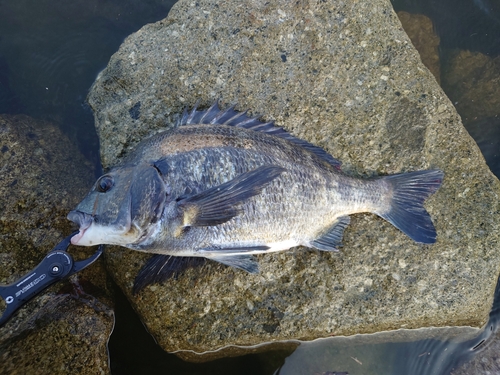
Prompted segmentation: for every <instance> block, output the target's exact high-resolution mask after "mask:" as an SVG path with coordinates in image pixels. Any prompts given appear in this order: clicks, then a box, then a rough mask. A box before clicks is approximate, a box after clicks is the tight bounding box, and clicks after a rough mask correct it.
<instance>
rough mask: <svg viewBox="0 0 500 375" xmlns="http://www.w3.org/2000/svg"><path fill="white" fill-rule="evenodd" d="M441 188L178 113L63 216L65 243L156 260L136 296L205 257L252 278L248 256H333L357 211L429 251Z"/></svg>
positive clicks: (280, 135)
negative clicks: (432, 211)
mask: <svg viewBox="0 0 500 375" xmlns="http://www.w3.org/2000/svg"><path fill="white" fill-rule="evenodd" d="M443 178H444V174H443V172H442V171H441V170H439V169H431V170H422V171H414V172H409V173H400V174H395V175H389V176H377V177H374V178H358V177H353V176H349V175H348V174H345V173H344V172H342V169H341V162H340V161H339V160H337V159H335V158H334V157H333V156H332V155H330V154H329V153H327V152H326V151H325V150H323V149H322V148H320V147H317V146H315V145H313V144H311V143H309V142H307V141H304V140H302V139H299V138H296V137H294V136H293V135H292V134H290V133H289V132H287V131H286V130H284V129H283V128H281V127H278V126H276V125H275V124H274V122H264V121H261V120H260V119H259V117H250V116H249V115H248V114H247V112H240V111H237V110H235V107H234V106H232V107H227V108H225V109H221V108H219V103H218V101H216V102H215V103H213V104H212V105H211V106H210V107H209V108H207V109H204V110H199V109H198V105H195V106H194V107H193V108H192V109H191V110H190V111H188V110H187V108H186V109H185V110H184V112H183V113H182V115H180V116H179V120H178V121H177V122H176V123H175V125H174V126H173V127H172V128H170V129H168V130H165V131H162V132H160V133H157V134H155V135H153V136H151V137H149V138H147V139H145V140H143V141H142V142H140V143H139V144H138V145H137V147H136V148H135V149H134V150H133V151H132V152H130V153H129V154H128V155H126V156H125V157H124V158H123V159H122V161H121V162H120V163H119V164H118V165H117V166H115V167H113V168H111V169H110V170H109V172H107V173H105V174H104V175H103V176H101V177H100V178H99V179H97V181H96V182H95V184H94V186H93V187H92V189H91V190H90V192H89V193H88V194H87V196H86V197H85V198H84V199H83V200H82V201H81V202H80V203H79V204H78V205H77V207H76V208H75V209H74V210H73V211H71V212H70V213H69V214H68V219H69V220H71V221H73V222H74V223H75V224H77V225H78V226H79V232H78V234H76V235H75V236H74V237H73V238H72V240H71V242H72V244H74V245H80V246H94V245H99V244H107V245H119V246H123V247H126V248H129V249H133V250H137V251H141V252H146V253H152V254H155V255H154V256H153V257H152V258H151V259H150V261H149V262H147V263H146V265H145V266H144V267H143V269H142V270H141V271H140V272H139V274H138V276H137V278H136V280H135V285H134V291H140V290H141V289H142V288H143V287H144V286H146V285H148V284H150V283H155V282H161V281H163V280H166V279H168V278H170V277H172V276H177V275H178V274H179V272H181V271H183V270H184V269H186V268H189V267H195V266H197V265H199V264H202V263H203V262H204V261H205V260H206V259H209V260H213V261H217V262H220V263H222V264H224V265H227V266H230V267H234V268H237V269H241V270H244V271H247V272H250V273H257V272H258V269H259V268H258V263H257V260H256V259H255V257H254V255H255V254H267V253H270V252H275V251H284V250H288V249H290V248H292V247H296V246H305V247H308V248H312V249H317V250H321V251H338V248H339V247H340V246H341V242H342V237H343V233H344V230H345V229H346V227H347V226H348V225H349V223H350V216H349V215H352V214H356V213H361V212H369V213H374V214H376V215H378V216H380V217H382V218H383V219H385V220H387V221H389V222H390V223H392V224H393V225H394V226H395V227H396V228H398V229H399V230H401V231H402V232H403V233H405V234H406V235H407V236H408V237H410V238H411V239H413V240H414V241H416V242H418V243H422V244H432V243H434V242H436V238H437V234H436V230H435V228H434V225H433V223H432V219H431V217H430V215H429V213H428V212H427V211H426V209H425V208H424V202H425V200H426V199H427V198H428V197H429V196H430V195H431V194H433V193H434V192H436V191H437V189H438V188H439V187H440V185H441V183H442V181H443Z"/></svg>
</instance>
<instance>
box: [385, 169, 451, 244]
mask: <svg viewBox="0 0 500 375" xmlns="http://www.w3.org/2000/svg"><path fill="white" fill-rule="evenodd" d="M443 177H444V173H443V172H442V171H440V170H427V171H418V172H411V173H402V174H396V175H392V176H386V177H383V179H384V180H385V181H386V182H387V183H389V184H391V186H392V189H393V196H392V202H391V208H390V209H389V211H387V212H385V213H378V212H377V214H378V215H379V216H381V217H383V218H384V219H386V220H387V221H389V222H390V223H391V224H393V225H394V226H395V227H396V228H398V229H399V230H401V231H402V232H404V233H405V234H406V235H407V236H408V237H410V238H411V239H413V240H414V241H416V242H420V243H434V242H436V229H435V228H434V225H433V224H432V220H431V217H430V215H429V213H428V212H427V211H426V210H425V208H424V201H425V200H426V199H427V197H429V196H430V195H431V194H433V193H434V192H435V191H436V190H437V189H438V188H439V187H440V186H441V183H442V182H443Z"/></svg>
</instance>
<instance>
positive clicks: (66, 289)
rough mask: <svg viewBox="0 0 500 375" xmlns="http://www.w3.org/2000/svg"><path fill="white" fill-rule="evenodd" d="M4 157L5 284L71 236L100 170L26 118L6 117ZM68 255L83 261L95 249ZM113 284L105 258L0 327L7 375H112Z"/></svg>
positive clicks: (0, 137)
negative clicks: (71, 214)
mask: <svg viewBox="0 0 500 375" xmlns="http://www.w3.org/2000/svg"><path fill="white" fill-rule="evenodd" d="M0 158H1V159H2V162H1V163H0V195H1V196H2V199H1V200H0V284H3V285H6V284H10V283H12V282H14V281H15V280H16V279H18V278H19V277H21V276H22V275H24V274H26V273H27V272H28V271H30V270H31V269H32V268H34V267H35V266H36V265H37V264H38V263H39V262H40V261H41V260H42V259H43V257H44V256H45V255H46V254H47V253H48V252H49V251H50V250H51V249H52V248H53V246H54V245H55V244H57V243H58V242H59V241H60V240H61V239H62V238H64V237H65V236H67V235H68V234H69V233H71V231H72V228H71V226H70V225H69V224H68V222H67V220H66V215H67V212H68V211H69V210H70V209H71V208H72V207H74V205H75V204H76V203H77V201H78V199H80V198H81V197H82V196H83V195H84V194H85V192H86V190H87V189H88V188H89V187H90V186H91V184H92V182H93V177H94V173H93V170H92V168H91V167H90V166H89V164H88V163H87V162H86V161H85V159H84V158H83V157H82V156H81V155H80V154H79V153H78V152H77V151H76V147H75V146H74V145H73V144H71V142H70V141H69V140H68V139H67V137H66V136H64V135H63V134H62V133H61V131H60V130H59V129H58V128H57V127H55V126H54V125H52V124H50V123H47V122H41V121H36V120H34V119H32V118H30V117H27V116H22V115H19V116H8V115H2V116H0ZM69 251H70V252H71V254H72V255H73V256H74V258H75V259H76V260H78V259H83V258H87V257H88V256H90V255H91V254H92V253H93V251H95V249H86V248H75V247H72V248H70V250H69ZM107 282H108V280H107V277H106V274H105V270H104V266H103V262H100V261H98V262H96V263H94V264H93V265H92V266H91V267H89V268H87V269H86V270H84V271H82V272H81V273H79V274H77V275H74V276H72V277H71V278H70V279H69V281H64V282H59V283H56V284H54V285H53V286H51V287H50V288H49V289H47V290H46V291H45V292H43V293H41V294H40V295H39V296H37V297H35V299H33V300H32V301H30V302H29V303H28V304H27V305H25V306H24V307H22V308H21V309H20V310H19V311H18V313H17V314H16V315H15V316H14V317H13V318H12V319H11V320H9V321H8V322H7V323H6V324H5V326H3V327H2V328H0V363H1V366H0V373H1V374H15V373H19V374H45V373H47V374H49V373H50V374H54V373H57V374H68V373H76V372H78V373H82V374H96V373H102V374H105V373H109V368H108V359H107V350H106V344H107V341H108V338H109V335H110V334H111V330H112V327H113V312H112V309H111V306H112V301H111V299H110V292H109V290H108V287H107ZM3 308H5V306H2V309H1V310H0V312H3Z"/></svg>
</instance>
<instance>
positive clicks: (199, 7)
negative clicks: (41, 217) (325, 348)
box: [89, 0, 500, 360]
mask: <svg viewBox="0 0 500 375" xmlns="http://www.w3.org/2000/svg"><path fill="white" fill-rule="evenodd" d="M217 98H218V99H220V100H221V102H222V103H223V105H226V104H229V103H238V107H237V108H239V109H247V108H250V109H251V110H252V113H253V114H263V117H264V118H265V119H267V120H275V121H276V123H277V124H278V125H280V126H283V127H284V128H286V129H287V130H289V131H290V132H291V133H293V134H294V135H295V136H297V137H299V138H303V139H306V140H308V141H310V142H312V143H314V144H316V145H319V146H321V147H323V148H324V149H325V150H327V151H328V152H330V153H331V154H332V155H333V156H334V157H336V158H338V159H340V160H341V161H342V162H343V170H344V171H345V172H346V173H348V174H351V175H356V176H372V175H384V174H390V173H397V172H403V171H412V170H419V169H426V168H441V169H443V170H444V171H445V180H444V183H443V186H442V187H441V189H440V190H439V191H438V192H437V193H436V194H435V195H434V196H432V197H431V198H430V199H429V200H428V201H427V203H426V207H427V209H428V211H429V212H430V214H431V216H432V218H433V221H434V223H435V226H436V228H437V232H438V241H437V243H436V244H434V245H432V246H428V245H420V244H416V243H414V242H412V241H411V240H410V239H409V238H407V237H406V236H405V235H404V234H402V233H401V232H399V231H398V230H397V229H395V228H393V227H392V226H391V225H390V224H388V223H387V222H385V221H383V220H382V219H379V218H377V217H375V215H368V214H363V215H353V217H352V224H351V225H350V226H349V227H348V229H347V230H346V233H345V236H344V247H343V248H342V249H341V251H340V252H339V253H326V252H316V251H312V250H308V249H304V248H296V249H293V250H291V251H287V252H281V253H274V254H269V255H262V256H259V262H260V267H261V271H260V273H259V274H258V275H249V274H247V273H244V272H242V271H238V270H234V269H230V268H227V267H224V266H222V265H219V264H216V263H213V262H208V263H207V264H206V265H205V266H204V267H203V268H198V269H190V270H188V271H187V272H186V273H185V274H183V275H182V276H180V277H179V278H178V279H175V280H171V281H169V282H167V283H165V284H164V285H151V286H149V287H147V288H146V289H145V290H144V291H142V292H141V293H139V294H138V295H135V296H134V295H132V293H131V289H132V285H133V282H134V278H135V276H136V275H137V272H138V271H139V269H140V268H141V267H142V265H143V264H144V262H145V261H146V260H147V259H148V258H149V256H148V255H147V254H139V253H137V252H133V251H130V250H126V249H109V251H107V255H108V256H107V262H108V265H109V268H110V270H111V272H112V273H113V275H114V278H115V279H116V281H117V283H118V284H119V285H120V286H121V287H122V288H123V290H124V291H125V293H126V295H127V296H128V298H129V299H130V301H131V302H132V304H133V305H134V308H135V309H136V311H137V312H138V313H139V314H140V315H141V317H142V319H143V321H144V323H145V324H146V326H147V328H148V330H149V331H150V332H151V333H152V334H153V335H154V336H155V338H156V340H157V342H158V343H159V344H160V345H161V346H162V347H163V348H164V349H165V350H167V351H176V353H177V354H178V355H181V356H183V357H184V358H188V359H190V360H203V358H216V357H221V356H225V355H231V354H232V353H234V350H235V348H234V346H236V345H237V346H238V350H239V351H240V352H241V351H242V349H241V347H248V346H252V345H258V344H261V343H264V342H278V341H280V340H289V339H302V340H312V339H315V338H318V337H327V336H330V335H352V334H355V333H370V332H376V331H381V330H392V329H397V328H401V327H404V328H417V327H428V326H437V327H440V326H450V325H470V326H473V327H480V326H482V325H483V324H484V323H485V322H486V320H487V318H488V313H489V310H490V306H491V301H492V296H493V291H494V288H495V283H496V278H497V276H498V272H499V264H500V254H499V253H498V251H497V250H496V243H497V242H498V236H499V234H498V233H500V232H499V230H498V229H499V228H498V226H499V224H498V223H499V222H500V217H499V214H500V212H499V201H498V194H499V192H500V185H499V182H498V180H497V179H496V178H495V177H494V176H493V175H492V174H491V172H490V171H489V170H488V168H487V166H486V165H485V163H484V159H483V158H482V156H481V153H480V151H479V149H478V147H477V145H476V144H475V143H474V141H473V140H472V139H471V138H470V136H469V135H468V133H467V132H466V131H465V129H464V128H463V126H462V124H461V121H460V118H459V116H458V115H457V113H456V111H455V109H454V108H453V106H452V105H451V103H450V101H449V100H448V98H447V97H446V96H445V95H444V94H443V91H442V90H441V89H440V88H439V86H438V85H437V83H436V80H435V79H434V77H433V76H432V74H431V73H430V72H429V71H428V70H427V69H426V68H425V67H424V66H423V65H422V63H421V61H420V59H419V56H418V53H417V51H416V50H415V49H414V47H413V46H412V44H411V42H410V40H409V38H408V37H407V35H406V34H405V33H404V31H403V30H402V28H401V25H400V23H399V20H398V18H397V16H396V15H395V13H394V12H393V9H392V7H391V4H390V2H389V1H385V0H377V1H374V2H373V1H372V2H354V3H353V2H348V3H342V2H340V3H339V2H335V3H333V2H319V3H318V2H313V1H299V2H293V3H291V2H289V1H285V0H283V1H276V2H261V1H254V2H241V1H236V0H235V1H227V2H222V3H221V2H215V1H210V0H200V1H196V2H191V1H180V2H178V3H177V4H176V5H175V6H174V8H173V9H172V11H171V13H170V14H169V16H168V17H167V18H166V19H165V20H163V21H160V22H157V23H155V24H151V25H147V26H145V27H143V28H142V29H141V30H139V31H138V32H137V33H135V34H133V35H131V36H130V37H128V38H127V39H126V41H125V42H124V44H123V45H122V46H121V48H120V50H119V51H118V52H117V53H116V54H115V55H114V56H113V57H112V58H111V60H110V62H109V64H108V66H107V68H106V69H105V70H104V71H103V72H102V73H101V74H100V75H99V77H98V78H97V80H96V82H95V84H94V86H93V88H92V91H91V93H90V95H89V103H90V104H91V106H92V107H93V109H94V111H95V119H96V126H97V129H98V133H99V135H100V140H101V153H102V154H101V157H102V160H103V163H104V165H105V167H110V166H112V165H113V164H115V163H116V162H118V161H119V160H120V158H121V157H122V156H123V155H125V154H126V153H127V152H128V151H130V150H131V149H132V148H133V147H134V146H135V145H136V144H137V142H139V140H141V139H142V138H144V137H145V136H147V135H149V134H152V133H154V132H157V131H159V130H163V129H166V128H168V127H169V126H171V124H172V123H173V122H174V121H175V120H176V119H177V118H178V114H179V113H180V112H181V111H182V109H183V107H184V106H186V105H193V104H194V103H195V102H196V100H197V99H201V103H202V104H203V105H209V104H210V103H212V102H213V101H214V100H215V99H217ZM137 103H140V110H138V109H139V105H138V104H137ZM207 351H210V353H208V356H207V357H200V356H196V354H195V353H202V352H207Z"/></svg>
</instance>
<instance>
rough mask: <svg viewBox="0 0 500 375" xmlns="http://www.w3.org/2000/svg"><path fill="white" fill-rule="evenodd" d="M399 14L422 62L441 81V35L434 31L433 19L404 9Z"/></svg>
mask: <svg viewBox="0 0 500 375" xmlns="http://www.w3.org/2000/svg"><path fill="white" fill-rule="evenodd" d="M397 14H398V17H399V20H400V21H401V24H402V25H403V28H404V30H405V32H406V33H407V34H408V36H409V37H410V39H411V42H412V44H413V46H414V47H415V48H416V49H417V51H418V53H419V55H420V58H421V59H422V62H423V63H424V65H425V66H426V67H427V69H429V70H430V71H431V73H432V74H433V75H434V77H435V78H436V81H438V82H440V81H441V66H440V62H439V49H438V48H439V36H437V34H436V33H435V31H434V25H433V24H432V20H431V19H430V18H429V17H427V16H424V15H423V14H412V13H408V12H404V11H400V12H398V13H397Z"/></svg>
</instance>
